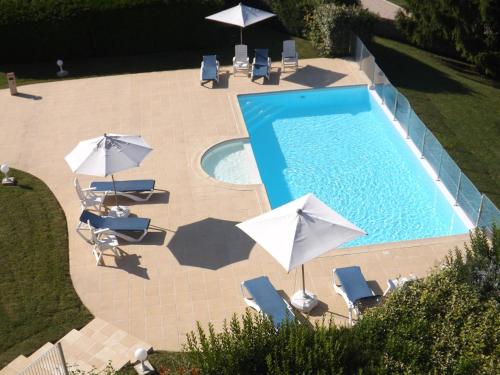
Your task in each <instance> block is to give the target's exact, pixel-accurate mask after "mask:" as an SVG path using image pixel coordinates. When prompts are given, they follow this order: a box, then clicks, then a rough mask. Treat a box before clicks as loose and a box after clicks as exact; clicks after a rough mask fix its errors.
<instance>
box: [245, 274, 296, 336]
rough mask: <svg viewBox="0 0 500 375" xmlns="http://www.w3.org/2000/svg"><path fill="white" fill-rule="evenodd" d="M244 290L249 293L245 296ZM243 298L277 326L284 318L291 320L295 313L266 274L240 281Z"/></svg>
mask: <svg viewBox="0 0 500 375" xmlns="http://www.w3.org/2000/svg"><path fill="white" fill-rule="evenodd" d="M245 290H246V291H247V293H248V294H249V295H250V296H249V297H247V296H246V295H247V294H246V293H245ZM241 293H242V294H243V300H244V301H245V303H246V304H247V305H248V306H250V307H251V308H253V309H255V310H257V311H259V312H261V313H263V314H265V315H267V316H269V317H270V318H271V319H272V320H273V323H274V326H275V327H276V328H278V327H279V326H280V324H281V323H283V322H284V321H285V320H293V319H294V318H295V315H294V313H293V310H292V307H291V306H290V305H289V304H288V303H287V302H286V301H285V300H284V299H283V298H282V297H281V296H280V295H279V294H278V292H277V291H276V289H275V288H274V286H273V284H271V282H270V281H269V278H268V277H267V276H260V277H257V278H255V279H251V280H247V281H243V282H242V283H241Z"/></svg>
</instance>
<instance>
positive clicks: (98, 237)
mask: <svg viewBox="0 0 500 375" xmlns="http://www.w3.org/2000/svg"><path fill="white" fill-rule="evenodd" d="M90 233H91V234H92V242H93V248H92V254H94V257H95V260H96V263H95V264H96V266H99V265H102V255H103V252H104V251H106V250H111V251H112V252H113V254H114V255H115V256H116V257H121V254H120V251H119V250H118V240H117V238H116V236H114V235H112V234H108V233H107V230H106V229H100V230H95V229H90Z"/></svg>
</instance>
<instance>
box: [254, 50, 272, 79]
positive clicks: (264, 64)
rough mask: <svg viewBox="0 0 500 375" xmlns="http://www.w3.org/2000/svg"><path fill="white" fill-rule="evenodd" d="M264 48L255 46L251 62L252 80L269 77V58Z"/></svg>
mask: <svg viewBox="0 0 500 375" xmlns="http://www.w3.org/2000/svg"><path fill="white" fill-rule="evenodd" d="M268 55H269V51H268V50H267V49H266V48H257V49H256V50H255V57H254V59H253V64H252V76H251V78H252V81H253V80H254V79H256V78H259V77H265V78H266V79H269V77H270V75H271V58H270V57H269V56H268Z"/></svg>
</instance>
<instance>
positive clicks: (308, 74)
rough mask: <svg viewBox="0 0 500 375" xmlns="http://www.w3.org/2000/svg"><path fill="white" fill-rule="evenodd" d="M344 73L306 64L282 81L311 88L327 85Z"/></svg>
mask: <svg viewBox="0 0 500 375" xmlns="http://www.w3.org/2000/svg"><path fill="white" fill-rule="evenodd" d="M345 76H346V75H345V74H342V73H338V72H333V71H331V70H327V69H322V68H318V67H315V66H311V65H306V66H304V67H303V68H300V69H298V70H296V71H295V72H294V73H292V74H290V75H288V76H287V77H285V78H283V80H284V81H288V82H292V83H296V84H298V85H302V86H308V87H312V88H319V87H327V86H330V85H331V84H332V83H335V82H337V81H338V80H340V79H342V78H344V77H345Z"/></svg>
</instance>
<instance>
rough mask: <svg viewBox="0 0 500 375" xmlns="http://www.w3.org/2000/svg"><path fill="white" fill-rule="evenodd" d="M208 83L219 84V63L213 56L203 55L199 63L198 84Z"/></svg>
mask: <svg viewBox="0 0 500 375" xmlns="http://www.w3.org/2000/svg"><path fill="white" fill-rule="evenodd" d="M208 81H213V82H217V83H218V82H219V61H218V60H217V56H215V55H205V56H203V61H202V62H201V68H200V84H201V85H203V83H205V82H208Z"/></svg>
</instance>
